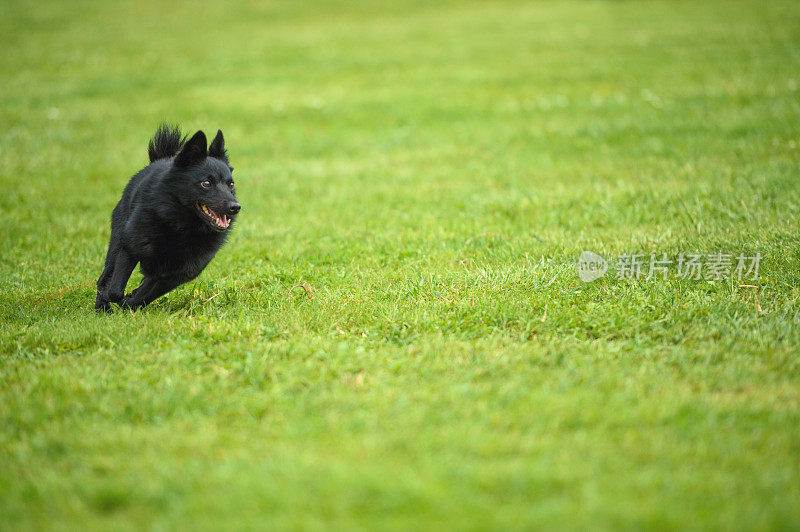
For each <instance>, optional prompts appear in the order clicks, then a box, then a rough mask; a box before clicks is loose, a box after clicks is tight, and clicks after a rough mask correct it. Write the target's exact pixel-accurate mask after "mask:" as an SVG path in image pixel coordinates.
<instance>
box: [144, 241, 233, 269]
mask: <svg viewBox="0 0 800 532" xmlns="http://www.w3.org/2000/svg"><path fill="white" fill-rule="evenodd" d="M223 241H224V237H222V236H218V235H205V234H192V233H188V234H173V235H169V236H166V235H165V236H164V237H162V238H157V239H155V241H154V242H153V253H152V255H151V256H150V257H149V260H147V261H142V266H143V267H145V268H146V269H147V270H149V271H150V273H151V274H155V275H167V276H172V275H178V276H185V277H187V278H194V277H196V276H197V275H199V274H200V272H201V271H203V269H204V268H205V267H206V266H207V265H208V263H209V262H211V259H213V258H214V255H215V254H216V253H217V251H218V250H219V248H220V246H221V245H222V243H223Z"/></svg>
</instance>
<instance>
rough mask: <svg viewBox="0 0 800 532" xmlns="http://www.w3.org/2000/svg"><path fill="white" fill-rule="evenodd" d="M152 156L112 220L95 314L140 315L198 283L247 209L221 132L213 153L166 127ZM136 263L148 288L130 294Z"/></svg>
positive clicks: (201, 137)
mask: <svg viewBox="0 0 800 532" xmlns="http://www.w3.org/2000/svg"><path fill="white" fill-rule="evenodd" d="M148 154H149V155H150V164H149V165H148V166H146V167H145V168H143V169H142V170H140V171H139V172H138V173H137V174H136V175H134V176H133V177H132V178H131V180H130V182H129V183H128V186H126V187H125V191H124V192H123V193H122V199H121V200H120V201H119V203H117V206H116V207H115V208H114V212H113V213H112V215H111V242H110V243H109V245H108V254H107V255H106V265H105V268H104V269H103V273H102V275H101V276H100V279H98V281H97V301H96V302H95V309H97V310H101V311H106V312H108V311H110V310H111V305H110V303H117V304H119V305H120V306H121V307H123V308H131V309H136V308H139V307H142V306H144V305H147V304H149V303H151V302H152V301H153V300H155V299H156V298H158V297H160V296H162V295H164V294H166V293H167V292H169V291H170V290H172V289H173V288H175V287H177V286H178V285H180V284H183V283H185V282H187V281H190V280H192V279H194V278H195V277H197V276H198V275H199V274H200V272H202V271H203V269H204V268H205V267H206V265H207V264H208V263H209V262H210V261H211V259H212V258H213V257H214V255H215V254H216V253H217V251H218V250H219V248H220V246H222V244H223V243H224V242H225V237H226V236H227V235H228V232H229V231H230V230H231V228H232V227H233V223H234V221H235V220H236V215H237V214H238V212H239V209H240V208H241V206H240V205H239V203H238V201H237V200H236V192H235V189H234V188H233V178H232V177H231V172H232V171H233V168H232V167H231V166H230V163H229V161H228V153H227V151H226V150H225V140H224V139H223V137H222V131H218V132H217V136H216V137H215V138H214V140H213V141H212V142H211V146H210V147H207V146H206V136H205V134H204V133H203V132H202V131H198V132H197V133H195V134H194V136H193V137H192V138H191V139H189V140H188V141H187V140H186V137H184V136H182V135H181V132H180V130H179V129H178V128H177V127H175V128H170V127H168V126H165V125H162V126H160V127H159V128H158V130H157V131H156V134H155V136H154V137H153V139H152V140H151V141H150V144H149V146H148ZM203 206H205V209H203ZM207 209H209V210H211V211H212V212H210V213H208V211H207ZM215 215H216V216H215ZM226 222H227V223H226ZM137 263H139V264H140V268H141V271H142V274H143V275H144V279H143V281H142V284H141V285H140V286H139V288H137V289H136V290H134V291H133V292H131V293H130V294H128V295H124V293H125V285H126V284H127V283H128V279H129V278H130V276H131V273H132V272H133V269H134V267H135V266H136V264H137Z"/></svg>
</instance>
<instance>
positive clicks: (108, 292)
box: [95, 248, 139, 310]
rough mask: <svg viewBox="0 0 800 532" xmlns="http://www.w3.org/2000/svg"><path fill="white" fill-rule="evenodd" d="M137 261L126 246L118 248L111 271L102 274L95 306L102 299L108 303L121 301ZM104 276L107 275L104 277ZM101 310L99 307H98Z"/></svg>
mask: <svg viewBox="0 0 800 532" xmlns="http://www.w3.org/2000/svg"><path fill="white" fill-rule="evenodd" d="M137 262H139V261H137V260H136V259H135V258H134V257H133V256H132V255H131V254H130V253H128V252H127V251H126V250H125V249H124V248H120V249H119V250H117V252H116V254H115V255H114V260H113V265H112V266H111V271H110V272H109V273H108V274H107V270H106V271H104V272H103V275H101V276H100V281H98V282H97V284H98V298H97V303H95V308H97V305H98V304H99V303H101V299H102V301H103V302H105V303H106V305H107V304H108V303H109V302H111V303H119V302H121V301H122V296H123V295H124V294H125V285H127V284H128V279H129V278H130V276H131V273H133V269H134V268H135V267H136V263H137ZM103 276H106V278H105V279H104V278H103ZM101 281H104V286H103V287H102V288H100V283H101ZM98 310H99V309H98Z"/></svg>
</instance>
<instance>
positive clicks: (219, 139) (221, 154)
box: [208, 129, 228, 163]
mask: <svg viewBox="0 0 800 532" xmlns="http://www.w3.org/2000/svg"><path fill="white" fill-rule="evenodd" d="M208 155H209V157H214V158H215V159H219V160H221V161H225V162H226V163H227V162H228V152H227V151H226V150H225V138H224V137H223V136H222V130H221V129H218V130H217V136H216V137H214V140H212V141H211V146H209V148H208Z"/></svg>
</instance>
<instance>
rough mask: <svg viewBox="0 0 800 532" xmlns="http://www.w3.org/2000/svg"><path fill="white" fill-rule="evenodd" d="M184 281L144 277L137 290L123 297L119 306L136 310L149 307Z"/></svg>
mask: <svg viewBox="0 0 800 532" xmlns="http://www.w3.org/2000/svg"><path fill="white" fill-rule="evenodd" d="M184 282H185V279H182V278H179V277H161V278H156V277H145V278H144V280H143V281H142V284H141V285H139V288H137V289H136V290H134V291H133V292H131V293H130V294H128V295H127V296H125V298H124V299H123V300H122V303H121V306H122V307H123V308H131V309H134V310H136V309H137V308H140V307H143V306H145V305H149V304H150V303H152V302H153V301H155V300H156V299H158V298H159V297H161V296H163V295H164V294H166V293H167V292H169V291H170V290H172V289H174V288H176V287H178V286H179V285H181V284H183V283H184Z"/></svg>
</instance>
